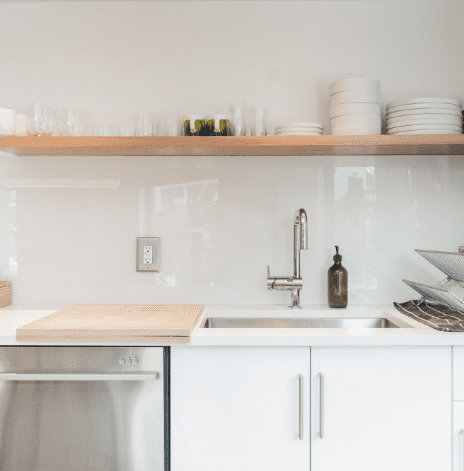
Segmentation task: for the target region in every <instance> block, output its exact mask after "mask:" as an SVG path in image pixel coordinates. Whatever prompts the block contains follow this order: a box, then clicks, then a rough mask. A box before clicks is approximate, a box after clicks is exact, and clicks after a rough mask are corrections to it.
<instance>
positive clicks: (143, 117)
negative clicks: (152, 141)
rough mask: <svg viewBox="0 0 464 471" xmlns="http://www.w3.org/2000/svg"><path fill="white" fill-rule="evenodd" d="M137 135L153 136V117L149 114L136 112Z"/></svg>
mask: <svg viewBox="0 0 464 471" xmlns="http://www.w3.org/2000/svg"><path fill="white" fill-rule="evenodd" d="M134 124H135V135H136V136H153V135H154V129H153V117H152V116H151V115H148V114H135V115H134Z"/></svg>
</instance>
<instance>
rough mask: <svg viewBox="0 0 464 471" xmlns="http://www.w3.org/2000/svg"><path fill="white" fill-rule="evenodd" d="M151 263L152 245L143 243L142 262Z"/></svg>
mask: <svg viewBox="0 0 464 471" xmlns="http://www.w3.org/2000/svg"><path fill="white" fill-rule="evenodd" d="M152 263H153V246H151V245H144V246H143V264H144V265H151V264H152Z"/></svg>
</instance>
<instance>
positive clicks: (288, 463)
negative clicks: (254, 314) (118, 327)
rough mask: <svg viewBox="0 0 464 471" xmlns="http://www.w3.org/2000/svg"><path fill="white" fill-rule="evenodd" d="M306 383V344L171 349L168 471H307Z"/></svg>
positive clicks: (307, 375)
mask: <svg viewBox="0 0 464 471" xmlns="http://www.w3.org/2000/svg"><path fill="white" fill-rule="evenodd" d="M300 374H301V375H302V378H301V379H302V380H303V397H302V399H303V417H302V425H303V439H302V440H300V438H299V424H300V417H299V412H300V410H299V404H300V401H299V387H300V386H299V382H300V379H299V375H300ZM309 380H310V349H309V348H304V347H297V348H292V347H289V348H287V347H284V348H282V347H272V348H268V347H257V348H254V347H215V348H212V347H188V348H182V347H172V348H171V469H172V471H270V470H272V471H288V470H292V471H308V470H309V462H310V460H309V458H310V457H309V450H310V446H309V443H310V441H309V440H310V437H309V430H310V424H309V413H310V410H309V409H310V402H309V399H310V385H309Z"/></svg>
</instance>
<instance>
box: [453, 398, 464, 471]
mask: <svg viewBox="0 0 464 471" xmlns="http://www.w3.org/2000/svg"><path fill="white" fill-rule="evenodd" d="M463 469H464V402H453V471H462V470H463Z"/></svg>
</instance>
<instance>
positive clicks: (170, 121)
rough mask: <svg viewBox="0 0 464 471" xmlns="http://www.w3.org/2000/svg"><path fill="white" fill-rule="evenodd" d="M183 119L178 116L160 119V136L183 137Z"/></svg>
mask: <svg viewBox="0 0 464 471" xmlns="http://www.w3.org/2000/svg"><path fill="white" fill-rule="evenodd" d="M183 125H184V123H183V119H182V118H179V117H178V116H163V117H162V118H160V119H159V131H158V135H159V136H182V135H183V133H184V128H183Z"/></svg>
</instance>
